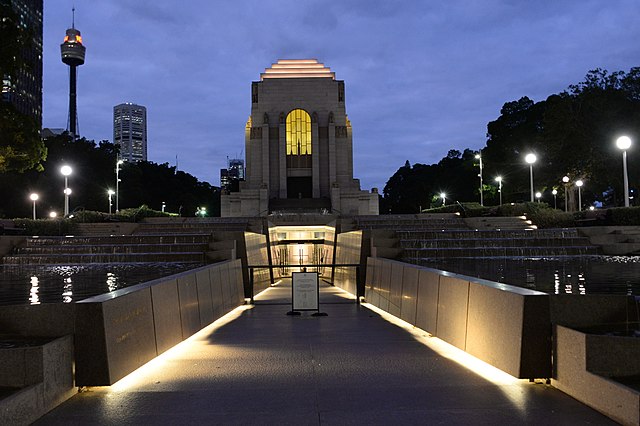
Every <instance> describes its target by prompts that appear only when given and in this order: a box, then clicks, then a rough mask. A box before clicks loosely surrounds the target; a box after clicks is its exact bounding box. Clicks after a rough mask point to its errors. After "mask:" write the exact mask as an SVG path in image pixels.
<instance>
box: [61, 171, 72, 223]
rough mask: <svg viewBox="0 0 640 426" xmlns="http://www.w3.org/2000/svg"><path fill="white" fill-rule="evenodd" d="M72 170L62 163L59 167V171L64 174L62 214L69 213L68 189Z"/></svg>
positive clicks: (69, 192) (69, 193)
mask: <svg viewBox="0 0 640 426" xmlns="http://www.w3.org/2000/svg"><path fill="white" fill-rule="evenodd" d="M72 172H73V169H71V166H68V165H66V164H65V165H64V166H62V167H61V168H60V173H62V175H63V176H64V216H65V217H67V216H68V215H69V195H71V190H70V189H69V175H70V174H71V173H72Z"/></svg>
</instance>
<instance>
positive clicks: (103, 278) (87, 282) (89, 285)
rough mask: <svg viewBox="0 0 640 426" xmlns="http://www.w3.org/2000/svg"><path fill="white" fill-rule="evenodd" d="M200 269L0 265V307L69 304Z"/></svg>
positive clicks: (182, 265) (156, 265)
mask: <svg viewBox="0 0 640 426" xmlns="http://www.w3.org/2000/svg"><path fill="white" fill-rule="evenodd" d="M200 266H202V264H194V263H175V262H162V263H144V264H135V263H119V264H82V265H64V266H63V265H26V266H20V265H0V305H37V304H40V303H72V302H77V301H80V300H83V299H86V298H88V297H91V296H96V295H98V294H103V293H108V292H110V291H114V290H118V289H120V288H124V287H129V286H132V285H135V284H139V283H141V282H145V281H150V280H153V279H156V278H161V277H165V276H168V275H172V274H176V273H178V272H182V271H186V270H188V269H193V268H197V267H200Z"/></svg>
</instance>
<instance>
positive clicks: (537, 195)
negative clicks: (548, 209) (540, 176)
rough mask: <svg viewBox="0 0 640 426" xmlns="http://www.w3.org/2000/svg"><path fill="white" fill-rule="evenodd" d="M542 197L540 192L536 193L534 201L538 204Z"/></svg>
mask: <svg viewBox="0 0 640 426" xmlns="http://www.w3.org/2000/svg"><path fill="white" fill-rule="evenodd" d="M541 197H542V192H536V200H538V202H540V198H541Z"/></svg>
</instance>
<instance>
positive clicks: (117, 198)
mask: <svg viewBox="0 0 640 426" xmlns="http://www.w3.org/2000/svg"><path fill="white" fill-rule="evenodd" d="M123 163H124V161H123V160H118V161H116V214H118V213H119V212H120V203H119V200H120V166H121V165H122V164H123Z"/></svg>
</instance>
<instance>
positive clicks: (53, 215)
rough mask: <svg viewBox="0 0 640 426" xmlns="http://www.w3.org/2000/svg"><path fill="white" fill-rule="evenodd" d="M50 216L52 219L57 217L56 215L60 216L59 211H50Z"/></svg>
mask: <svg viewBox="0 0 640 426" xmlns="http://www.w3.org/2000/svg"><path fill="white" fill-rule="evenodd" d="M49 217H50V218H51V219H55V218H56V217H58V213H56V212H50V213H49Z"/></svg>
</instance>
